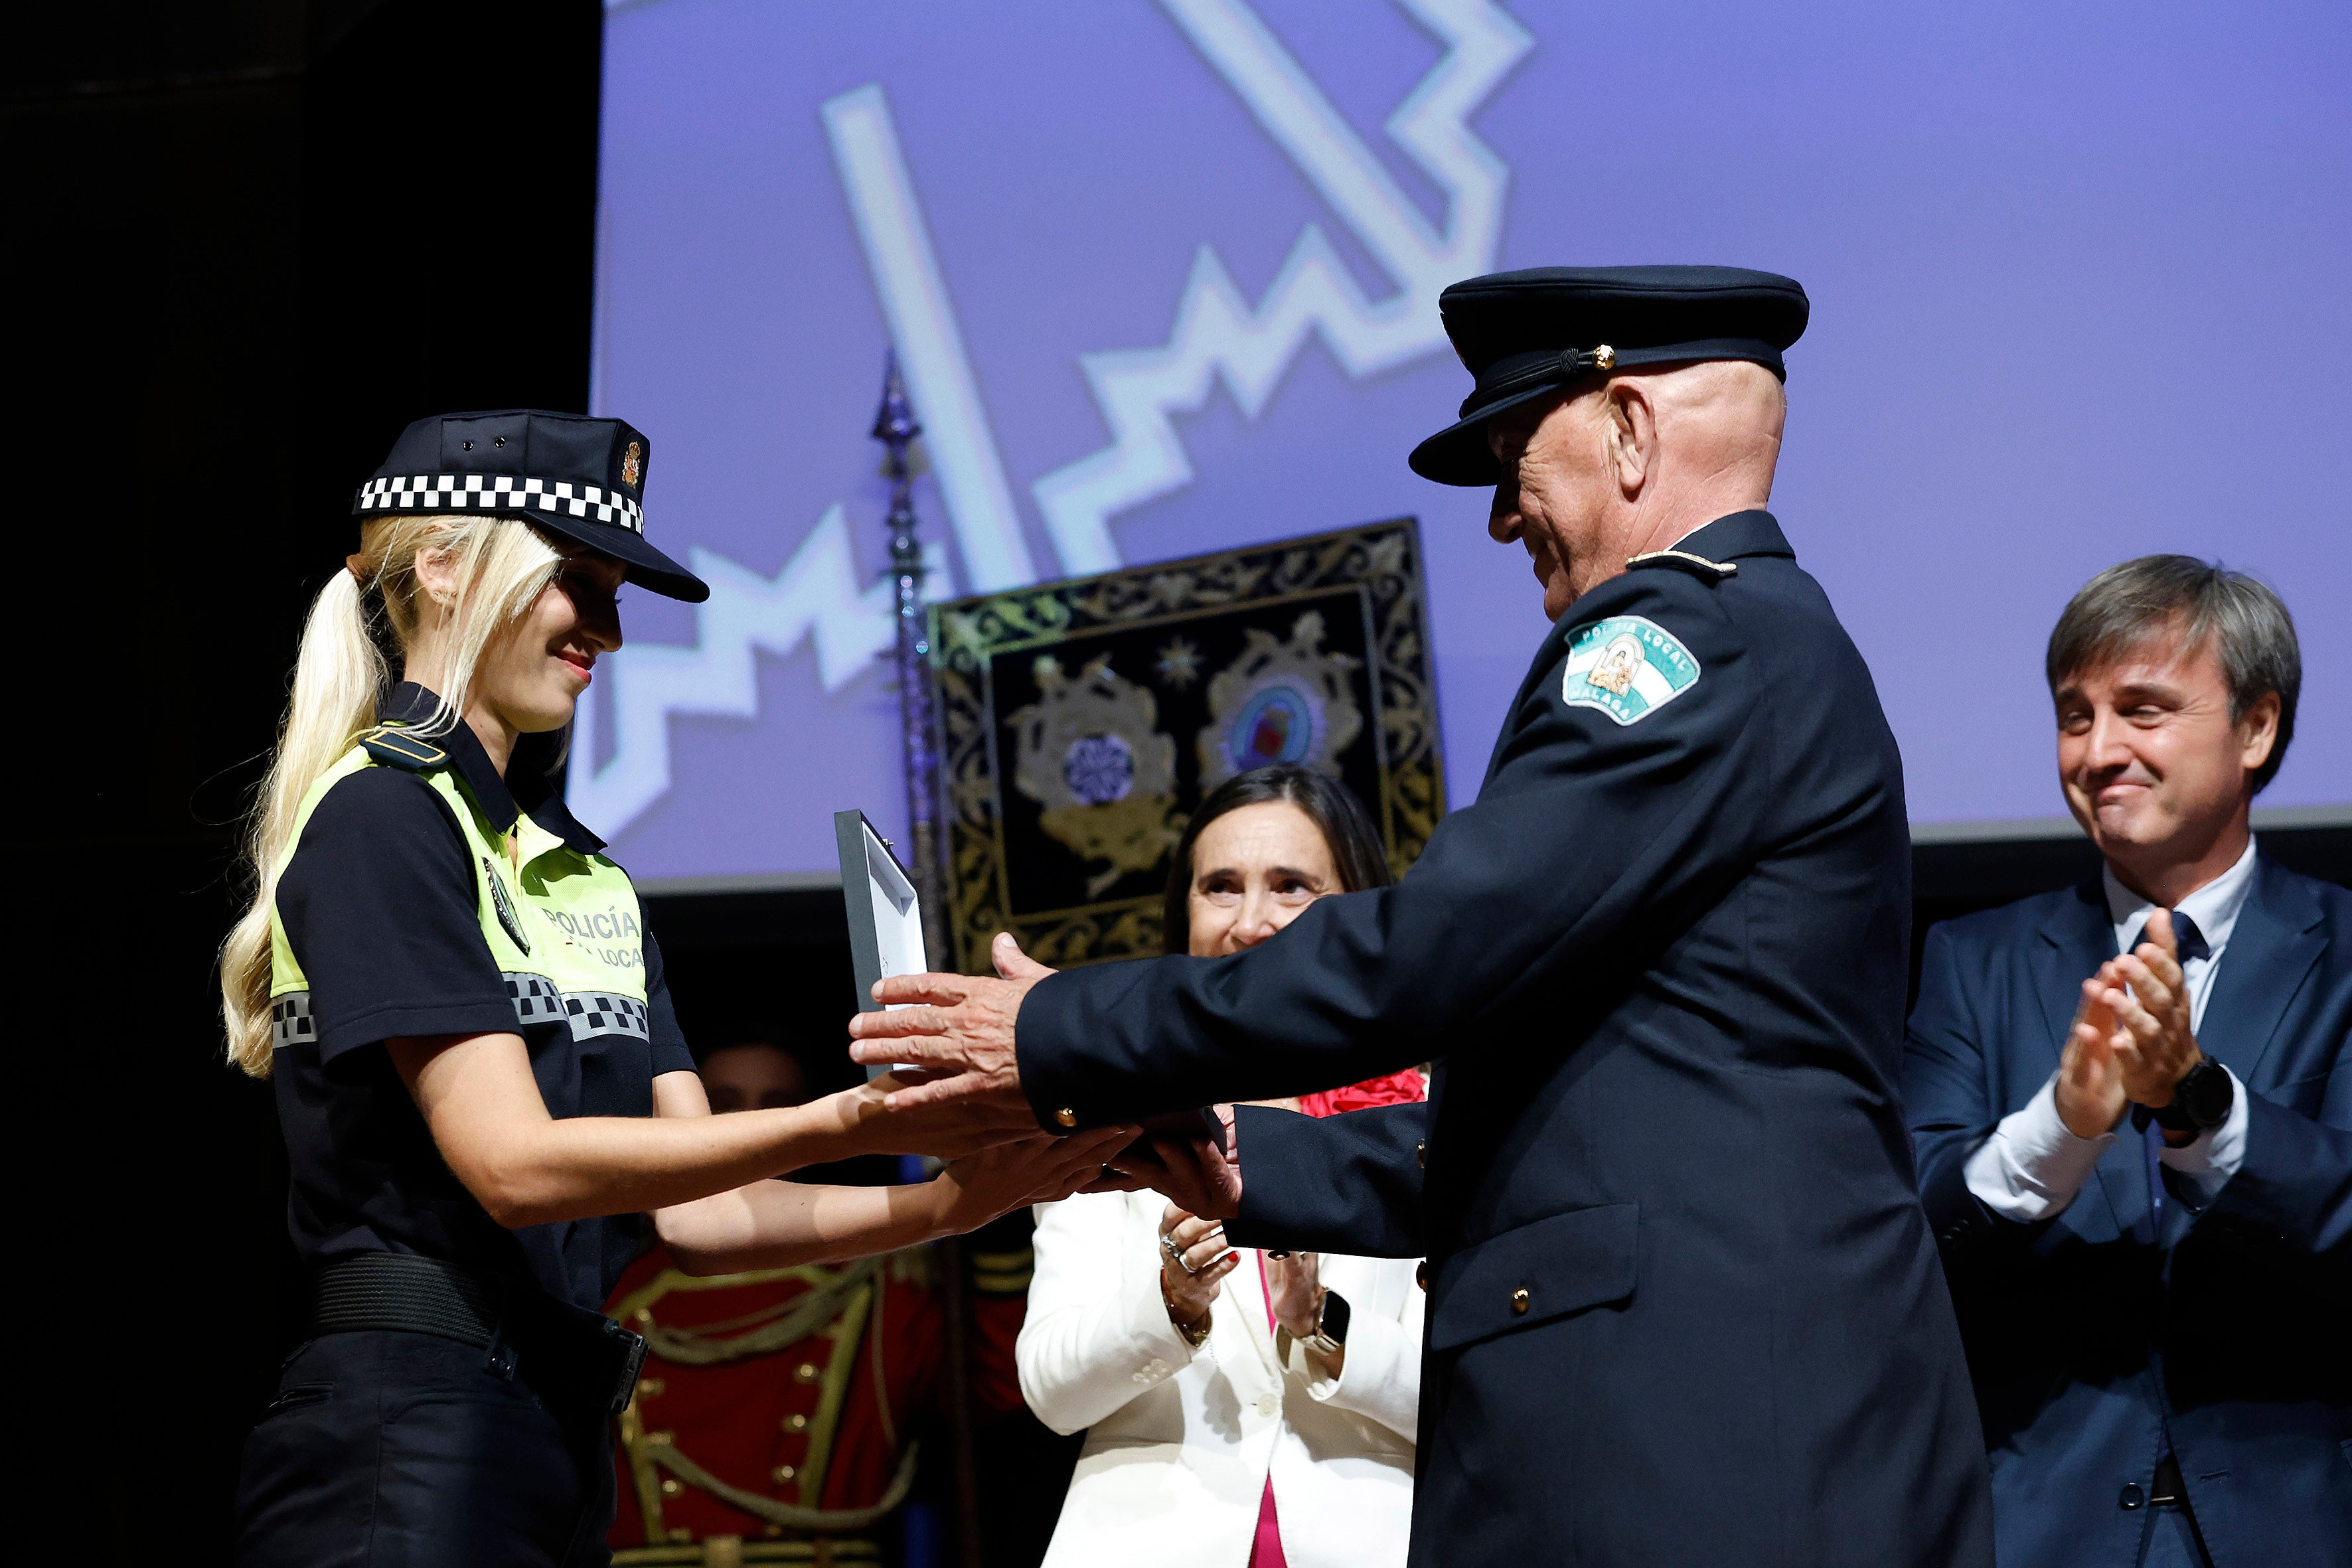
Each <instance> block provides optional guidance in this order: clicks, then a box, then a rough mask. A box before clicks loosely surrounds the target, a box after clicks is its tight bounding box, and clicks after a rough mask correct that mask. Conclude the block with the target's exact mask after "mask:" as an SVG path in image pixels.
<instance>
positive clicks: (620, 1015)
mask: <svg viewBox="0 0 2352 1568" xmlns="http://www.w3.org/2000/svg"><path fill="white" fill-rule="evenodd" d="M563 1010H564V1012H565V1013H567V1014H568V1015H570V1016H571V1019H572V1038H573V1039H575V1040H586V1039H593V1038H594V1037H596V1036H598V1035H626V1036H628V1037H630V1038H632V1039H638V1040H646V1039H651V1038H652V1037H653V1028H652V1026H650V1025H649V1024H647V1023H646V1005H645V1004H644V1003H643V1002H640V1001H638V1000H637V999H636V998H635V997H634V996H621V995H616V994H614V993H612V992H609V991H567V992H565V993H564V994H563Z"/></svg>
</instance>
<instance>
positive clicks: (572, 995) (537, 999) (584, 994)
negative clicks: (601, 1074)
mask: <svg viewBox="0 0 2352 1568" xmlns="http://www.w3.org/2000/svg"><path fill="white" fill-rule="evenodd" d="M499 978H501V979H503V980H504V981H505V982H506V983H507V999H508V1000H509V1001H510V1002H512V1003H513V1004H514V1010H515V1021H516V1022H517V1023H519V1024H520V1025H521V1026H523V1027H524V1028H526V1029H528V1028H530V1027H531V1026H533V1025H545V1024H552V1023H556V1022H558V1021H559V1020H560V1021H561V1022H562V1023H563V1024H564V1025H565V1026H567V1027H569V1028H570V1029H571V1031H572V1038H573V1039H575V1040H590V1039H594V1038H595V1037H597V1036H599V1035H626V1036H628V1037H630V1038H632V1039H638V1040H644V1039H650V1038H651V1037H653V1030H652V1027H651V1026H649V1025H648V1024H647V1023H646V1005H645V1004H644V1003H643V1002H640V1001H638V1000H637V999H636V998H635V997H634V996H623V995H621V994H618V993H616V992H612V991H559V990H557V989H556V987H555V983H554V982H553V981H551V980H549V979H548V978H547V977H546V976H545V975H543V974H515V973H508V974H504V975H501V976H500V977H499Z"/></svg>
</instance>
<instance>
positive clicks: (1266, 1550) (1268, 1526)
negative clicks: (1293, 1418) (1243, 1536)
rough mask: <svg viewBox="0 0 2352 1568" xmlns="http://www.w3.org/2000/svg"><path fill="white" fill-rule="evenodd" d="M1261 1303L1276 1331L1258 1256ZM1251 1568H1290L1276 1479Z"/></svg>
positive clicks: (1262, 1509) (1264, 1503)
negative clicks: (1277, 1515) (1276, 1497)
mask: <svg viewBox="0 0 2352 1568" xmlns="http://www.w3.org/2000/svg"><path fill="white" fill-rule="evenodd" d="M1257 1293H1258V1299H1259V1300H1262V1301H1264V1302H1265V1330H1266V1332H1268V1333H1272V1332H1273V1331H1274V1287H1273V1286H1272V1285H1270V1284H1268V1283H1267V1281H1266V1278H1265V1253H1263V1252H1261V1253H1259V1254H1258V1255H1257ZM1249 1568H1290V1559H1288V1558H1287V1557H1285V1556H1284V1555H1283V1554H1282V1525H1281V1522H1280V1521H1277V1520H1276V1518H1275V1516H1274V1478H1273V1477H1272V1476H1268V1477H1266V1478H1265V1495H1264V1496H1262V1497H1260V1498H1259V1499H1258V1500H1257V1534H1256V1535H1255V1536H1254V1537H1253V1538H1252V1539H1251V1541H1250V1560H1249Z"/></svg>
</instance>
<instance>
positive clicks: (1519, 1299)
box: [1511, 1285, 1530, 1312]
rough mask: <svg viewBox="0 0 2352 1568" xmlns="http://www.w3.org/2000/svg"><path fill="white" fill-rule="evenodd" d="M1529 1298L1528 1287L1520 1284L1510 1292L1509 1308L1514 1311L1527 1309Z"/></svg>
mask: <svg viewBox="0 0 2352 1568" xmlns="http://www.w3.org/2000/svg"><path fill="white" fill-rule="evenodd" d="M1529 1300H1530V1298H1529V1297H1528V1288H1527V1287H1526V1286H1524V1285H1522V1286H1520V1287H1519V1288H1518V1289H1516V1290H1514V1291H1512V1292H1511V1310H1512V1311H1514V1312H1525V1311H1526V1310H1528V1301H1529Z"/></svg>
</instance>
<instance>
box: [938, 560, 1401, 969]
mask: <svg viewBox="0 0 2352 1568" xmlns="http://www.w3.org/2000/svg"><path fill="white" fill-rule="evenodd" d="M930 617H931V625H930V631H931V649H932V652H931V678H932V691H933V698H934V701H935V703H936V712H937V713H938V716H939V717H938V723H939V726H940V757H941V778H942V787H943V789H944V790H945V792H946V797H947V798H946V814H947V824H948V826H947V837H948V867H949V876H950V882H951V888H950V895H951V897H950V910H951V915H950V924H951V933H952V941H953V944H954V952H953V954H952V958H953V961H954V963H956V965H957V967H958V968H960V969H962V970H964V971H966V972H982V971H985V969H986V968H987V965H988V944H989V942H990V940H991V939H992V938H993V937H994V936H995V934H996V933H997V932H998V931H1011V932H1013V935H1015V936H1016V937H1018V938H1020V940H1021V945H1022V947H1023V948H1024V949H1025V950H1026V951H1027V952H1029V953H1030V954H1031V955H1033V956H1034V957H1035V958H1036V959H1037V960H1038V961H1039V962H1041V963H1050V964H1053V965H1055V967H1057V968H1060V967H1065V966H1067V965H1070V964H1074V963H1094V962H1097V961H1099V960H1102V959H1109V958H1132V957H1137V956H1141V955H1146V954H1150V953H1156V952H1159V951H1160V902H1161V897H1162V892H1163V889H1165V887H1166V884H1167V879H1168V856H1169V852H1170V850H1171V848H1172V847H1174V845H1175V843H1176V840H1177V838H1178V837H1179V836H1180V835H1181V833H1182V832H1183V830H1184V824H1185V822H1186V820H1187V818H1188V816H1189V815H1190V813H1191V812H1192V808H1193V806H1194V805H1197V804H1198V803H1199V801H1200V799H1201V797H1202V795H1203V794H1205V793H1206V792H1207V791H1208V790H1210V789H1213V788H1214V787H1215V786H1216V785H1217V784H1220V783H1222V782H1223V781H1224V780H1225V779H1227V778H1230V777H1232V776H1233V775H1234V773H1241V772H1245V771H1246V770H1248V769H1250V768H1254V767H1262V766H1264V765H1265V764H1267V763H1277V762H1289V763H1304V764H1306V765H1307V766H1310V767H1315V768H1319V769H1321V770H1323V771H1324V772H1326V773H1331V774H1333V775H1335V776H1336V777H1338V778H1339V779H1340V780H1341V781H1342V782H1344V783H1345V784H1348V785H1349V787H1350V788H1351V789H1353V790H1354V791H1355V792H1356V794H1357V795H1359V796H1360V797H1361V798H1362V800H1363V802H1364V804H1365V805H1367V806H1368V807H1370V810H1371V813H1372V817H1373V820H1374V821H1376V822H1378V823H1379V824H1380V827H1381V837H1382V839H1383V841H1384V842H1385V843H1386V844H1387V846H1388V851H1389V861H1390V864H1391V866H1393V867H1394V868H1395V869H1396V871H1397V873H1398V874H1399V875H1402V874H1403V872H1404V869H1405V868H1406V867H1408V866H1410V865H1411V864H1412V861H1413V859H1414V858H1416V857H1417V856H1419V855H1420V853H1421V848H1422V846H1423V844H1425V843H1427V842H1428V839H1429V835H1430V832H1431V830H1432V829H1433V828H1434V827H1435V826H1436V824H1437V818H1438V816H1439V815H1440V813H1442V812H1443V811H1444V801H1445V784H1444V768H1443V764H1442V763H1441V761H1440V758H1439V752H1438V736H1437V694H1436V687H1435V683H1434V681H1433V679H1432V675H1431V671H1430V667H1429V632H1428V612H1427V609H1426V607H1425V605H1424V604H1423V596H1422V579H1421V535H1420V530H1419V527H1418V525H1417V524H1416V523H1415V522H1414V521H1413V520H1412V519H1411V518H1401V519H1399V520H1397V521H1392V522H1378V523H1370V524H1367V525H1365V526H1363V527H1361V528H1349V529H1342V530H1340V531H1339V532H1336V533H1323V534H1316V535H1312V536H1310V537H1308V538H1305V539H1294V540H1286V541H1283V542H1279V543H1275V544H1263V545H1255V546H1253V547H1251V548H1249V549H1246V550H1234V551H1226V552H1223V553H1220V554H1215V555H1200V556H1195V557H1193V558H1192V559H1191V560H1187V561H1171V562H1163V563H1160V564H1157V565H1151V566H1138V567H1132V568H1129V569H1128V570H1126V571H1121V572H1112V573H1108V574H1104V575H1102V576H1099V577H1080V578H1075V579H1072V580H1071V581H1069V582H1066V583H1051V584H1043V585H1041V586H1038V587H1034V588H1022V589H1016V590H1014V591H1013V592H1011V593H1004V594H989V595H981V596H978V597H975V598H969V599H958V600H953V601H950V602H949V603H945V604H940V605H933V606H931V610H930Z"/></svg>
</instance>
